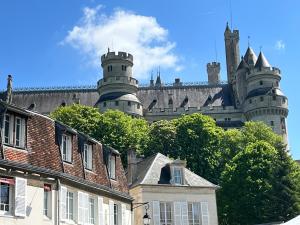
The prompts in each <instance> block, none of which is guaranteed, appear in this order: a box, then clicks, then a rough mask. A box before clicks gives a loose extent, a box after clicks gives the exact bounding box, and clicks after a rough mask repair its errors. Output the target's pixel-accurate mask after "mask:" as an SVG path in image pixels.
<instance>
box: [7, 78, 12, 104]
mask: <svg viewBox="0 0 300 225" xmlns="http://www.w3.org/2000/svg"><path fill="white" fill-rule="evenodd" d="M6 102H7V103H8V104H11V103H12V76H11V75H8V76H7V89H6Z"/></svg>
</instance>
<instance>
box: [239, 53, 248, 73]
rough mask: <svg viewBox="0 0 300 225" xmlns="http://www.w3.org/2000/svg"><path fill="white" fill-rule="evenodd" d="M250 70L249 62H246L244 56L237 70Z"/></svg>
mask: <svg viewBox="0 0 300 225" xmlns="http://www.w3.org/2000/svg"><path fill="white" fill-rule="evenodd" d="M248 68H249V66H248V64H247V62H246V61H245V58H244V57H243V56H242V58H241V62H240V64H239V66H238V68H237V70H241V69H248Z"/></svg>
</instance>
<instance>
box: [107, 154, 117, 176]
mask: <svg viewBox="0 0 300 225" xmlns="http://www.w3.org/2000/svg"><path fill="white" fill-rule="evenodd" d="M112 161H114V164H112ZM116 164H117V156H116V155H115V154H110V156H109V160H108V172H109V178H110V179H113V180H116ZM112 172H113V173H112Z"/></svg>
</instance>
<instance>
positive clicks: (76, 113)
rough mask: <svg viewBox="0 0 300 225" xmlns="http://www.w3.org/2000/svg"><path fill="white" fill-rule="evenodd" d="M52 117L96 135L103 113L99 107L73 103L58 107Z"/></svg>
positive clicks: (81, 130)
mask: <svg viewBox="0 0 300 225" xmlns="http://www.w3.org/2000/svg"><path fill="white" fill-rule="evenodd" d="M50 117H51V118H53V119H55V120H58V121H60V122H62V123H64V124H66V125H68V126H70V127H73V128H74V129H76V130H78V131H80V132H83V133H85V134H88V135H90V136H92V137H94V136H95V133H96V132H97V130H98V123H99V121H100V118H101V114H100V113H99V111H98V109H97V108H93V107H89V106H84V105H79V104H73V105H70V106H66V107H59V108H57V109H56V110H55V111H53V112H52V113H51V114H50Z"/></svg>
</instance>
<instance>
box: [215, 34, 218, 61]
mask: <svg viewBox="0 0 300 225" xmlns="http://www.w3.org/2000/svg"><path fill="white" fill-rule="evenodd" d="M215 56H216V62H218V51H217V41H216V39H215Z"/></svg>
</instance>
